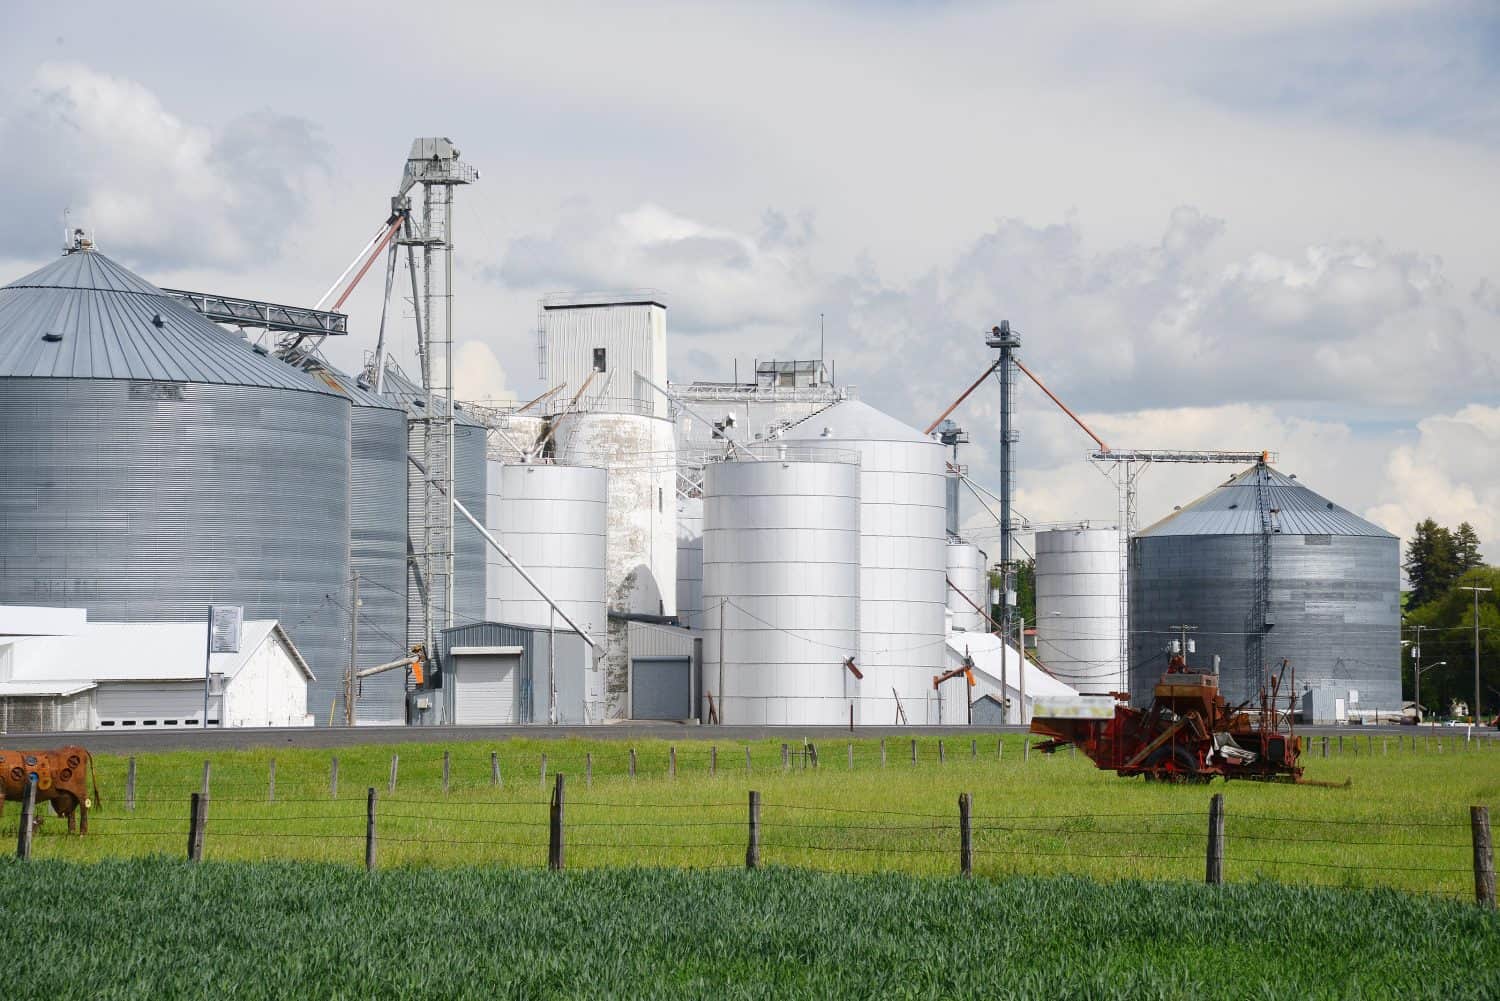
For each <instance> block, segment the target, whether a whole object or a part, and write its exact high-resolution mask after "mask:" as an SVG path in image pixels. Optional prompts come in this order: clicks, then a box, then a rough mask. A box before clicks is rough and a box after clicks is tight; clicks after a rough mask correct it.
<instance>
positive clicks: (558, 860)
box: [547, 772, 563, 871]
mask: <svg viewBox="0 0 1500 1001" xmlns="http://www.w3.org/2000/svg"><path fill="white" fill-rule="evenodd" d="M549 820H550V823H549V824H548V831H547V868H548V869H552V870H554V871H556V870H560V869H561V868H562V867H563V775H562V772H558V773H557V779H556V784H555V785H554V786H553V787H552V811H551V816H550V818H549Z"/></svg>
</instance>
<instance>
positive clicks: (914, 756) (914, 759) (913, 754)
mask: <svg viewBox="0 0 1500 1001" xmlns="http://www.w3.org/2000/svg"><path fill="white" fill-rule="evenodd" d="M911 763H912V764H916V763H917V738H915V737H913V738H912V739H911Z"/></svg>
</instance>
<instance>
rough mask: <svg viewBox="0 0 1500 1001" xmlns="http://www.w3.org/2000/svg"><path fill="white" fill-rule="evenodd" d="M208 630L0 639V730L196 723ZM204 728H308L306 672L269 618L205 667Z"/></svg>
mask: <svg viewBox="0 0 1500 1001" xmlns="http://www.w3.org/2000/svg"><path fill="white" fill-rule="evenodd" d="M207 628H208V627H207V625H206V624H205V623H189V622H130V623H122V622H90V623H85V624H82V625H81V626H79V627H77V628H75V629H74V631H72V632H71V634H68V635H40V636H39V635H29V636H27V635H15V634H14V633H12V634H10V635H5V634H0V732H20V731H44V730H92V729H106V730H115V729H121V730H125V729H130V730H135V729H142V730H146V729H172V728H182V727H201V726H202V725H203V687H204V656H205V651H206V649H207V646H208V634H207ZM209 673H210V678H211V680H210V684H209V693H210V697H209V702H208V725H209V726H215V727H221V726H222V727H266V726H308V725H310V724H311V723H312V717H311V715H309V713H308V706H307V686H308V683H309V682H311V681H312V680H313V674H312V671H311V670H310V669H309V668H308V666H307V662H306V661H305V660H304V659H303V657H302V655H301V653H299V652H298V650H297V647H296V645H295V644H294V643H293V642H292V640H291V637H290V636H288V635H287V633H286V631H285V630H284V629H282V627H281V624H280V623H279V622H277V621H275V620H274V619H261V620H253V621H247V622H245V623H244V630H243V633H242V637H241V642H240V652H239V653H234V654H228V653H216V654H214V655H213V656H212V658H211V660H210V662H209Z"/></svg>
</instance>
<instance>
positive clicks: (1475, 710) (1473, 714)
mask: <svg viewBox="0 0 1500 1001" xmlns="http://www.w3.org/2000/svg"><path fill="white" fill-rule="evenodd" d="M1459 590H1461V591H1473V592H1474V705H1473V706H1472V707H1471V708H1470V710H1469V717H1470V718H1471V719H1472V720H1473V721H1474V725H1475V726H1478V725H1479V592H1481V591H1484V592H1486V593H1488V592H1490V591H1493V590H1494V588H1492V587H1461V588H1459Z"/></svg>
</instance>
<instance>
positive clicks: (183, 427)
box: [0, 245, 350, 721]
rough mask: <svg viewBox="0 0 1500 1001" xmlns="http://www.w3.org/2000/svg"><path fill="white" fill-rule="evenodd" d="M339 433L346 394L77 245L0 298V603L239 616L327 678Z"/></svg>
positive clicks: (341, 510) (96, 615)
mask: <svg viewBox="0 0 1500 1001" xmlns="http://www.w3.org/2000/svg"><path fill="white" fill-rule="evenodd" d="M349 421H350V405H349V399H348V397H347V396H345V395H343V394H342V393H337V392H335V391H333V390H332V389H330V388H329V387H328V386H327V385H325V384H324V383H322V382H321V381H319V380H317V379H315V378H313V377H312V376H310V375H308V374H307V373H305V372H301V371H299V370H297V369H294V368H292V367H291V366H289V365H286V364H283V363H282V362H280V361H277V360H276V359H274V358H270V357H266V356H264V355H261V354H259V353H257V352H256V351H255V350H253V349H252V348H251V347H250V345H249V344H247V343H246V342H245V341H244V340H242V339H241V338H239V337H237V336H235V335H234V334H231V333H229V332H228V331H226V330H223V329H221V328H219V327H218V326H216V325H215V324H214V323H212V322H210V321H209V320H207V319H204V318H203V317H202V316H201V315H199V314H198V313H196V312H194V311H192V310H189V309H187V308H186V307H183V306H179V305H178V304H177V303H175V302H173V301H172V300H171V299H169V298H167V297H166V296H164V295H162V293H161V291H160V290H159V289H157V288H156V287H155V286H154V285H152V284H151V283H149V282H147V281H145V280H144V279H142V278H140V277H138V276H136V275H134V274H132V273H131V272H129V271H127V270H126V269H125V268H123V267H121V266H120V265H118V264H116V263H115V262H114V261H112V260H110V259H109V258H107V257H105V256H104V255H103V254H100V253H98V252H95V251H92V250H89V249H87V248H86V246H83V245H80V246H79V247H78V248H76V249H75V250H74V251H73V252H71V253H69V254H67V255H66V256H65V257H63V258H62V259H60V260H58V261H54V262H53V263H51V264H49V265H47V266H46V267H44V268H42V269H41V270H39V271H37V272H35V273H33V274H31V275H28V276H27V277H25V278H22V279H20V280H19V281H16V282H14V283H12V284H11V285H8V286H6V287H5V288H3V289H0V436H3V440H4V443H5V444H4V447H3V448H0V603H8V604H18V605H65V606H71V607H82V608H86V609H87V610H88V614H89V617H90V618H91V619H94V620H98V621H120V622H142V621H176V622H201V621H203V620H204V618H205V617H206V615H207V611H208V606H209V605H210V604H215V603H218V604H231V605H242V606H244V609H245V617H246V618H250V619H269V618H274V619H279V620H280V621H281V623H282V625H283V627H284V628H285V629H286V630H287V632H288V633H289V634H290V635H291V636H292V638H293V641H294V642H295V643H296V644H297V647H298V649H299V650H301V652H302V654H303V656H304V657H306V658H307V661H308V663H309V665H310V666H311V667H312V670H313V673H314V674H315V675H316V676H317V678H318V679H319V684H320V685H326V684H327V683H328V682H329V681H330V680H332V681H333V682H334V683H335V684H337V679H339V678H340V677H341V675H342V671H343V669H344V666H345V665H346V663H347V660H348V652H347V651H348V648H347V633H346V629H347V628H348V617H347V614H346V613H345V612H344V611H343V610H342V609H343V607H344V606H346V605H347V600H344V601H340V599H341V598H344V597H345V596H346V595H347V593H348V587H349V585H348V579H349ZM326 712H327V706H326V705H324V706H322V707H321V710H320V711H319V712H318V715H319V719H320V721H322V720H324V719H326V715H325V714H326Z"/></svg>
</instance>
